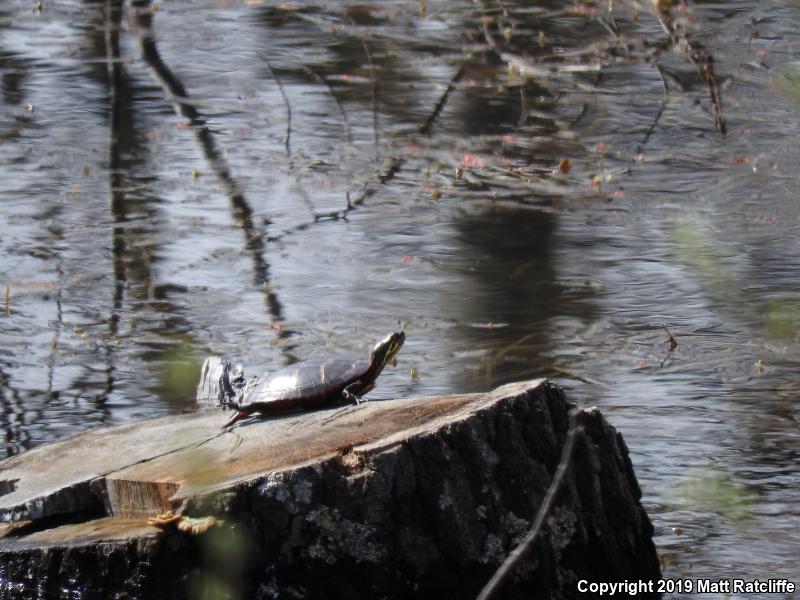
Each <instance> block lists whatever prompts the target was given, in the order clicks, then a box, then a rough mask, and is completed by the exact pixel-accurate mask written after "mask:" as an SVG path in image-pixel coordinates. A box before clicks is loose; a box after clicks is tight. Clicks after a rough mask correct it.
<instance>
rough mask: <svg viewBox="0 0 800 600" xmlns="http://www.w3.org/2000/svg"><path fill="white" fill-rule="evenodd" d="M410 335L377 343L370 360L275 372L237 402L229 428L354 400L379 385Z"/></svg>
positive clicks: (335, 361) (303, 365) (336, 361)
mask: <svg viewBox="0 0 800 600" xmlns="http://www.w3.org/2000/svg"><path fill="white" fill-rule="evenodd" d="M405 340H406V335H405V333H403V332H402V331H398V332H396V333H392V334H391V335H388V336H387V337H386V338H384V339H382V340H381V341H380V342H378V343H377V344H375V348H374V349H373V350H372V357H371V358H370V361H369V362H366V361H363V360H359V361H352V360H342V359H332V360H327V361H322V362H314V361H310V362H304V363H298V364H296V365H291V366H289V367H287V368H285V369H283V370H281V371H278V372H277V373H272V374H270V375H269V376H267V377H266V378H265V379H264V380H263V381H261V382H260V383H259V384H258V385H256V386H255V387H254V388H253V389H252V390H250V391H249V392H248V393H246V394H245V396H244V398H243V399H242V400H241V401H240V402H238V403H235V404H234V408H235V409H236V414H235V415H233V417H232V418H231V419H230V420H229V421H228V422H227V423H225V425H224V427H225V428H228V427H230V426H231V425H233V424H234V423H236V422H237V421H238V420H240V419H244V418H247V417H249V416H251V415H254V414H258V415H260V416H265V417H272V416H276V415H284V414H288V413H293V412H300V411H304V410H314V409H317V408H322V407H325V406H335V405H337V404H345V403H347V402H352V403H354V404H358V403H359V398H360V397H361V396H363V395H364V394H366V393H368V392H369V391H370V390H371V389H372V388H374V387H375V380H376V379H377V378H378V375H380V374H381V371H383V368H384V367H385V366H386V365H387V364H388V363H389V362H391V361H393V360H394V358H395V356H396V355H397V353H398V352H399V351H400V348H401V347H402V345H403V342H405Z"/></svg>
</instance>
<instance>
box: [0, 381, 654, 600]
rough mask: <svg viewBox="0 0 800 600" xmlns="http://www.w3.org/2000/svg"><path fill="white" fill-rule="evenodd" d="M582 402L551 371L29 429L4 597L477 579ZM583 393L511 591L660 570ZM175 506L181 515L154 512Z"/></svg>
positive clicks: (513, 528) (396, 590)
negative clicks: (246, 410) (49, 430)
mask: <svg viewBox="0 0 800 600" xmlns="http://www.w3.org/2000/svg"><path fill="white" fill-rule="evenodd" d="M570 408H571V405H570V404H569V403H567V402H566V401H565V399H564V397H563V395H562V393H561V391H560V390H559V389H558V388H557V387H556V386H554V385H552V384H550V383H548V382H545V381H541V380H539V381H531V382H524V383H518V384H511V385H507V386H503V387H501V388H498V389H497V390H495V391H493V392H491V393H487V394H469V395H459V396H439V397H430V398H409V399H401V400H391V401H382V402H367V403H365V404H362V405H360V406H358V407H352V408H345V409H333V410H325V411H316V412H311V413H302V414H298V415H293V416H287V417H281V418H271V419H264V420H261V421H256V422H252V423H245V424H243V425H242V426H237V427H234V428H233V429H232V430H231V431H228V432H223V431H222V430H221V425H222V424H223V423H224V422H225V421H226V419H227V416H228V415H227V414H225V413H223V412H222V411H206V412H201V413H196V414H192V415H179V416H170V417H164V418H159V419H152V420H148V421H142V422H138V423H130V424H126V425H122V426H118V427H112V428H107V429H97V430H92V431H88V432H86V433H83V434H80V435H77V436H75V437H72V438H70V439H67V440H64V441H61V442H57V443H55V444H51V445H48V446H42V447H39V448H36V449H33V450H31V451H29V452H26V453H24V454H22V455H19V456H15V457H12V458H10V459H7V460H5V461H3V462H2V463H0V519H2V521H3V523H4V524H3V525H2V526H1V527H2V528H3V529H2V532H0V535H2V536H3V538H2V539H0V598H41V597H50V595H51V594H52V595H53V596H54V597H69V594H70V593H74V594H75V597H81V598H104V599H105V598H126V599H128V598H199V597H201V594H203V593H205V594H216V595H212V596H202V597H215V598H216V597H219V598H236V597H241V598H356V599H357V598H382V597H386V598H400V597H417V598H429V597H430V598H434V597H436V598H439V597H442V596H446V597H450V598H474V597H475V596H476V595H477V594H478V592H479V591H480V589H481V588H482V586H483V585H484V584H485V583H486V582H487V581H488V579H489V578H490V577H491V575H492V574H493V573H494V572H495V570H496V569H497V568H498V566H499V565H500V564H501V563H502V561H503V560H504V558H505V557H506V556H507V554H508V553H509V552H510V551H511V550H512V549H513V548H514V547H515V546H516V545H517V543H518V542H519V540H520V539H521V538H522V537H523V536H524V535H525V533H526V532H527V531H528V530H529V528H530V526H531V523H532V522H533V520H534V518H535V516H536V513H537V510H538V508H539V506H540V503H541V501H542V498H543V497H544V495H545V493H546V492H547V489H548V486H549V485H550V482H551V480H552V478H553V474H554V473H555V470H556V467H557V465H558V463H559V459H560V457H561V450H562V447H563V445H564V442H565V439H566V436H567V430H568V422H569V417H568V411H569V409H570ZM583 412H584V414H583V423H584V425H585V432H584V433H583V434H582V436H581V437H580V438H579V439H578V440H577V446H576V449H575V452H574V454H573V457H572V460H571V463H570V467H569V471H568V473H567V478H566V480H565V485H564V487H563V489H562V491H561V493H560V494H559V495H558V497H557V500H556V502H555V504H554V506H553V509H552V510H551V514H550V515H549V517H548V519H547V521H546V525H545V528H544V530H543V532H542V535H540V537H539V538H538V540H537V542H536V543H535V544H534V547H533V549H532V551H531V552H530V553H529V555H528V557H527V558H526V560H525V561H523V563H522V564H521V565H520V567H519V568H518V569H517V570H516V571H515V573H514V576H513V577H512V578H511V579H510V580H509V581H508V582H507V585H506V586H505V587H504V589H503V594H502V597H503V598H533V597H537V598H539V597H541V598H544V597H550V598H568V597H573V596H575V595H577V583H578V581H579V580H581V579H585V580H589V581H598V582H600V581H622V580H624V579H628V580H637V579H642V580H653V579H657V578H658V577H659V576H660V570H659V564H658V559H657V556H656V552H655V548H654V545H653V542H652V539H651V538H652V526H651V524H650V521H649V519H648V517H647V515H646V514H645V511H644V509H643V508H642V506H641V504H640V496H641V493H640V490H639V487H638V484H637V482H636V478H635V476H634V473H633V469H632V466H631V463H630V460H629V457H628V450H627V448H626V446H625V443H624V441H623V440H622V437H621V436H620V435H619V434H618V433H617V432H616V431H615V430H614V428H613V427H611V426H610V425H609V424H608V423H607V422H606V421H605V420H604V419H603V417H602V416H601V415H600V413H599V411H597V410H596V409H589V410H585V411H583ZM167 510H171V511H173V513H177V514H178V516H179V517H180V518H179V519H177V520H176V521H173V522H171V523H167V522H166V520H164V521H162V522H161V524H160V526H154V525H151V524H148V518H149V517H153V516H155V515H157V514H159V513H163V512H165V511H167ZM209 517H213V519H210V518H209ZM192 530H194V533H193V532H192Z"/></svg>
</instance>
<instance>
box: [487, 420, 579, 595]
mask: <svg viewBox="0 0 800 600" xmlns="http://www.w3.org/2000/svg"><path fill="white" fill-rule="evenodd" d="M579 414H582V413H581V412H580V411H579V409H577V408H576V409H573V410H572V411H571V412H570V416H569V433H568V434H567V441H566V443H565V444H564V450H563V451H562V452H561V461H560V462H559V463H558V468H557V469H556V474H555V476H554V477H553V481H552V482H550V487H549V488H548V490H547V494H545V497H544V500H543V501H542V505H541V506H540V507H539V512H538V513H536V520H535V521H534V522H533V527H531V530H530V531H529V532H528V533H527V534H526V535H525V538H524V539H523V540H522V542H520V544H519V546H517V547H516V548H515V549H514V550H513V551H512V552H511V554H509V555H508V557H507V558H506V560H505V562H504V563H503V564H502V565H501V566H500V568H499V569H497V571H496V572H495V574H494V575H493V576H492V578H491V579H490V580H489V583H487V584H486V586H485V587H484V588H483V589H482V590H481V593H480V594H479V595H478V598H477V600H489V598H491V597H492V596H493V595H494V594H496V593H497V592H499V591H500V587H501V586H502V584H503V583H504V582H505V580H506V579H507V578H508V577H509V576H510V575H511V573H513V571H514V567H516V566H517V565H518V564H519V563H520V561H522V559H523V558H525V555H526V554H527V553H528V551H529V550H530V548H531V546H533V542H534V541H535V540H536V538H537V536H538V535H539V533H540V532H541V530H542V525H544V520H545V519H546V518H547V516H548V515H549V514H550V511H551V510H552V508H553V505H554V504H555V499H556V496H557V495H558V492H559V490H560V489H561V484H562V483H563V481H564V475H565V474H566V472H567V467H569V464H570V462H571V460H572V452H573V450H574V449H575V441H576V440H577V439H578V436H579V434H581V433H582V432H583V425H578V415H579Z"/></svg>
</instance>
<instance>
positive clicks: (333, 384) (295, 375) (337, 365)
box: [238, 359, 373, 415]
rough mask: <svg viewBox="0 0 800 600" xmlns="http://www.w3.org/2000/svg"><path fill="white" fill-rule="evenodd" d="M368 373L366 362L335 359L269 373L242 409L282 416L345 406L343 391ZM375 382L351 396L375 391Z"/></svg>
mask: <svg viewBox="0 0 800 600" xmlns="http://www.w3.org/2000/svg"><path fill="white" fill-rule="evenodd" d="M368 370H369V363H368V362H366V361H363V360H359V361H351V360H343V359H333V360H326V361H321V362H314V361H311V362H304V363H298V364H296V365H291V366H289V367H286V368H285V369H281V370H280V371H277V372H275V373H270V374H269V375H268V376H267V377H265V378H264V380H263V381H262V382H261V383H259V384H258V385H257V386H256V387H255V388H253V390H252V391H251V392H250V393H249V394H247V396H246V397H245V398H244V399H243V400H242V402H241V404H240V405H239V407H238V408H239V410H240V411H243V412H246V413H255V412H257V413H261V414H265V415H279V414H286V413H291V412H297V411H302V410H310V409H314V408H319V407H322V406H330V405H335V404H343V403H345V402H347V400H346V399H345V398H344V396H343V395H342V392H343V391H344V389H345V388H346V387H347V386H349V385H350V384H352V383H355V382H356V381H359V379H361V378H362V377H363V376H364V375H366V373H367V371H368ZM372 383H373V382H372V381H367V382H364V386H363V387H362V386H358V387H356V389H353V390H352V392H353V394H354V395H356V396H360V395H361V394H364V393H366V392H368V391H369V390H370V389H371V388H372Z"/></svg>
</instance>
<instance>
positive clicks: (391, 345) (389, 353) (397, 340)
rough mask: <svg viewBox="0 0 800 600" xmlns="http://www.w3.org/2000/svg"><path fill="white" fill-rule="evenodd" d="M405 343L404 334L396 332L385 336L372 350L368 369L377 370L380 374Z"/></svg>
mask: <svg viewBox="0 0 800 600" xmlns="http://www.w3.org/2000/svg"><path fill="white" fill-rule="evenodd" d="M405 341H406V334H405V333H403V332H402V331H397V332H395V333H392V334H390V335H387V336H386V337H385V338H383V339H382V340H381V341H380V342H378V343H377V344H375V348H373V350H372V359H371V360H370V367H371V368H373V369H377V372H378V373H380V372H381V371H382V370H383V367H385V366H386V365H387V364H388V363H390V362H392V361H393V360H394V359H395V356H397V353H398V352H400V348H402V347H403V342H405Z"/></svg>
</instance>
